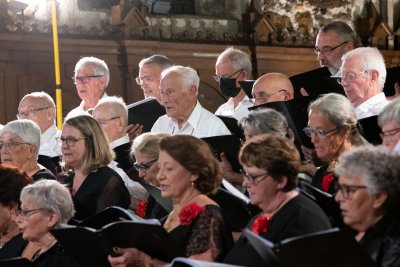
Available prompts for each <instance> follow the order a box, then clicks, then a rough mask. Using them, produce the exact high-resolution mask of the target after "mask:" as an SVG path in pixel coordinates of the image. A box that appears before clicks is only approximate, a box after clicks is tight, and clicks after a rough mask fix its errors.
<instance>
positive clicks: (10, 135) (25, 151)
mask: <svg viewBox="0 0 400 267" xmlns="http://www.w3.org/2000/svg"><path fill="white" fill-rule="evenodd" d="M39 147H40V128H39V126H38V125H37V124H36V123H35V122H33V121H31V120H24V119H22V120H15V121H11V122H9V123H7V124H6V125H5V126H4V127H3V129H2V131H1V133H0V151H1V163H2V164H10V165H13V166H15V167H17V168H18V169H19V170H20V171H22V172H24V171H25V172H26V173H27V174H28V175H29V176H30V177H32V179H33V180H34V181H37V180H39V179H55V176H54V174H53V173H52V172H51V171H49V170H48V169H46V168H45V167H43V166H42V165H40V164H39V163H38V162H37V159H38V153H39Z"/></svg>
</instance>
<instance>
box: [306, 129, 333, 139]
mask: <svg viewBox="0 0 400 267" xmlns="http://www.w3.org/2000/svg"><path fill="white" fill-rule="evenodd" d="M336 130H337V128H333V129H331V130H324V129H319V128H318V129H313V128H311V127H305V128H304V129H303V132H304V133H305V134H306V135H307V136H308V137H312V135H313V134H316V135H317V136H318V137H319V138H325V137H326V136H327V135H328V134H330V133H332V132H334V131H336Z"/></svg>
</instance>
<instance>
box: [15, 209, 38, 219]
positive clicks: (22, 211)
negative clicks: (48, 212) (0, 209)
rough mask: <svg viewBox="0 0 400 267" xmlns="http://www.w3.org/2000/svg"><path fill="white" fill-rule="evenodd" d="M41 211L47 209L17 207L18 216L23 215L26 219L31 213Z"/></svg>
mask: <svg viewBox="0 0 400 267" xmlns="http://www.w3.org/2000/svg"><path fill="white" fill-rule="evenodd" d="M40 211H45V209H42V208H38V209H32V210H23V209H16V210H15V214H16V215H17V216H21V217H22V218H24V220H26V221H27V220H28V219H29V217H30V216H31V215H33V214H35V213H38V212H40Z"/></svg>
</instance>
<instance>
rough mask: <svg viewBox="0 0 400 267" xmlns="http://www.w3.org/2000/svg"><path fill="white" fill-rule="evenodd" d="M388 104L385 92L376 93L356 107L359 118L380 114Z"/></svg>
mask: <svg viewBox="0 0 400 267" xmlns="http://www.w3.org/2000/svg"><path fill="white" fill-rule="evenodd" d="M387 104H389V101H388V100H387V99H386V97H385V93H383V92H381V93H379V94H377V95H374V96H373V97H371V98H370V99H368V100H367V101H364V102H363V103H362V104H361V105H359V106H358V107H356V108H355V111H356V115H357V120H361V119H364V118H368V117H372V116H377V115H379V114H380V113H381V112H382V110H383V109H384V108H385V107H386V105H387Z"/></svg>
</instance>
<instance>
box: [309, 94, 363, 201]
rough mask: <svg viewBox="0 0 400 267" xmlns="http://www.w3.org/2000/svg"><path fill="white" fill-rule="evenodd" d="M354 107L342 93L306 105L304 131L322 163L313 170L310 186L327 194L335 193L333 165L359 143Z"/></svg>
mask: <svg viewBox="0 0 400 267" xmlns="http://www.w3.org/2000/svg"><path fill="white" fill-rule="evenodd" d="M356 125H357V117H356V113H355V110H354V107H353V106H352V104H351V103H350V101H349V100H348V99H347V98H346V97H345V96H343V95H339V94H335V93H330V94H326V95H323V96H321V97H319V98H318V99H317V100H315V101H314V102H312V103H311V104H310V106H309V107H308V126H307V127H306V128H304V132H305V133H306V135H307V136H309V137H310V138H311V142H312V143H313V144H314V147H315V152H316V154H317V156H318V158H319V159H320V160H321V161H322V162H323V165H322V166H321V167H320V168H319V169H318V170H317V171H316V173H315V175H314V177H313V180H312V185H313V186H315V187H317V188H319V189H321V190H323V191H325V192H328V193H330V194H333V193H334V192H335V189H334V182H335V181H336V180H337V177H336V176H335V175H334V172H333V171H334V170H335V166H336V164H337V162H338V159H339V156H340V155H341V154H342V153H343V152H344V151H347V150H349V149H350V148H351V147H352V146H357V145H361V144H362V139H361V135H360V133H359V131H358V129H357V127H356Z"/></svg>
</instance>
